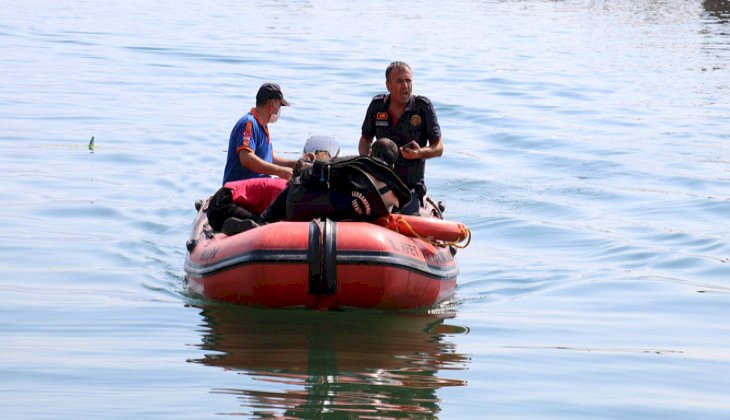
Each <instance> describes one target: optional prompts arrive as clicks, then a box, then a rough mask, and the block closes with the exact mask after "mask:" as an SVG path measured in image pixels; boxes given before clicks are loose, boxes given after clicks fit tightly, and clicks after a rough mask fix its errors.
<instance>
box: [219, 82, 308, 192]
mask: <svg viewBox="0 0 730 420" xmlns="http://www.w3.org/2000/svg"><path fill="white" fill-rule="evenodd" d="M282 106H289V102H288V101H287V100H286V99H284V94H283V93H282V92H281V88H280V87H279V85H277V84H276V83H264V84H263V85H261V87H260V88H259V91H258V93H257V94H256V106H255V107H253V108H251V110H250V111H249V112H248V113H247V114H246V115H244V116H243V117H241V118H240V119H239V120H238V122H237V123H236V125H235V126H234V127H233V130H232V131H231V136H230V138H229V140H228V155H227V160H226V168H225V170H224V172H223V184H225V183H226V182H230V181H238V180H241V179H250V178H264V177H271V176H278V177H279V178H283V179H289V178H291V174H292V168H293V167H294V165H295V163H296V161H294V160H290V159H285V158H282V157H279V156H278V155H276V154H275V153H274V148H273V145H272V142H271V137H270V135H269V124H273V123H275V122H276V121H277V120H278V119H279V114H280V112H281V107H282Z"/></svg>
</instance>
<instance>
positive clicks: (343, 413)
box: [0, 0, 730, 419]
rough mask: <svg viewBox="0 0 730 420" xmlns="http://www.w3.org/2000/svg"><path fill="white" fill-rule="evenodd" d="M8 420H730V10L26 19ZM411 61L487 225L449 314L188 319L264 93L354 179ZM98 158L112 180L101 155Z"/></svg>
mask: <svg viewBox="0 0 730 420" xmlns="http://www.w3.org/2000/svg"><path fill="white" fill-rule="evenodd" d="M0 17H1V18H0V145H1V146H2V152H1V153H0V183H1V184H0V237H2V243H0V319H2V321H0V338H1V340H0V355H1V356H2V357H1V360H0V376H1V377H2V381H0V409H1V411H2V413H3V417H4V418H19V419H20V418H22V419H65V418H69V419H71V418H73V419H77V418H107V419H115V418H118V419H128V418H175V419H183V418H194V419H200V418H221V417H227V416H234V415H242V416H243V417H245V418H269V417H281V416H289V417H293V418H323V417H333V418H348V417H353V418H354V417H363V418H364V417H367V418H378V417H383V418H385V417H387V418H393V417H396V418H397V417H411V418H444V419H462V418H560V419H566V418H687V419H689V418H693V419H694V418H705V419H710V418H717V419H720V418H728V417H730V399H728V398H727V396H728V394H730V134H728V133H730V123H728V117H730V99H728V98H730V4H728V2H727V1H720V0H717V1H704V2H703V1H689V0H663V1H654V0H652V1H649V0H633V1H629V0H616V1H609V0H604V1H600V0H593V1H589V0H585V1H577V0H575V1H574V0H568V1H494V0H491V1H490V0H485V1H467V0H454V1H450V2H429V1H420V2H387V1H372V2H353V3H351V2H338V1H326V0H322V1H251V2H193V1H187V0H183V1H159V2H146V1H123V2H116V3H109V2H94V1H53V2H52V1H46V0H29V1H24V2H10V1H4V2H2V3H0ZM393 60H403V61H406V62H408V63H409V64H411V66H412V67H413V73H414V92H415V93H417V94H422V95H426V96H428V97H429V98H430V99H431V100H432V101H433V103H434V104H435V107H436V111H437V113H438V117H439V120H440V123H441V126H442V131H443V134H444V143H445V146H446V151H445V154H444V156H443V157H442V158H440V159H435V160H432V161H429V163H428V165H427V183H428V185H429V190H430V193H431V194H432V195H433V196H435V197H436V198H438V199H440V200H443V201H445V202H446V204H447V211H446V216H448V217H449V218H451V219H455V220H460V221H463V222H465V223H466V224H467V225H468V226H469V227H470V228H471V230H472V232H473V234H474V240H473V242H472V244H471V245H470V246H469V247H468V248H467V249H465V250H463V251H460V252H459V254H458V263H459V267H460V270H461V273H460V276H459V287H458V289H457V293H456V295H455V296H454V299H453V300H452V301H451V302H448V304H447V305H445V306H444V307H443V308H440V309H439V310H435V311H431V313H416V314H414V313H407V314H402V313H399V314H391V313H373V312H369V311H352V312H337V313H327V312H325V313H318V312H307V311H265V310H263V311H262V310H247V309H240V308H236V307H231V306H226V305H223V306H221V305H215V304H212V303H211V302H206V301H204V300H201V299H199V298H197V297H195V296H192V295H190V294H188V292H187V291H186V288H185V283H184V272H183V269H182V267H183V262H184V258H185V247H184V243H185V240H186V238H187V235H188V233H189V229H190V225H191V222H192V219H193V216H194V208H193V202H194V201H195V200H196V199H199V198H203V197H205V196H207V195H209V194H211V193H212V192H214V191H215V189H217V188H218V187H219V184H220V180H221V178H222V172H223V166H224V163H225V149H226V147H227V141H228V135H229V133H230V130H231V128H232V126H233V124H234V123H235V121H236V120H237V119H238V118H239V117H240V115H242V114H243V113H245V112H246V111H248V109H249V108H250V107H251V106H252V105H253V97H254V95H255V92H256V90H257V88H258V86H259V85H260V84H261V83H262V82H264V81H276V82H278V83H280V84H281V86H282V88H283V90H284V93H285V95H286V97H287V98H288V99H289V100H290V102H291V103H292V105H293V106H292V107H291V108H287V109H285V110H284V113H283V115H282V118H281V119H280V121H279V122H278V123H277V124H276V125H274V126H272V128H271V132H272V136H273V141H274V143H275V147H276V150H277V151H278V152H279V153H287V154H288V155H289V156H292V157H293V156H296V154H298V153H299V151H300V149H301V146H302V144H303V142H304V140H305V139H306V137H307V136H308V135H309V134H314V133H317V134H331V135H335V136H337V137H338V138H339V139H340V141H341V142H342V143H343V145H344V151H345V152H350V153H354V152H355V151H356V150H357V141H358V138H359V134H360V125H361V123H362V118H363V116H364V113H365V109H366V107H367V104H368V103H369V100H370V98H371V97H372V96H373V95H375V94H377V93H381V92H384V91H385V86H384V74H383V71H384V69H385V67H386V66H387V64H388V63H389V62H390V61H393ZM91 136H95V145H96V148H95V151H94V152H93V153H91V152H90V151H89V150H88V148H87V144H88V143H89V139H90V138H91Z"/></svg>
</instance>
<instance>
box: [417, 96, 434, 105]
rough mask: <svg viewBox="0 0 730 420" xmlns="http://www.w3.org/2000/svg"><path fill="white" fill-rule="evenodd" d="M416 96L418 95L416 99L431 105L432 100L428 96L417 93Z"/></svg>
mask: <svg viewBox="0 0 730 420" xmlns="http://www.w3.org/2000/svg"><path fill="white" fill-rule="evenodd" d="M415 97H416V101H421V102H423V103H425V104H426V105H431V100H430V99H428V98H427V97H425V96H420V95H415Z"/></svg>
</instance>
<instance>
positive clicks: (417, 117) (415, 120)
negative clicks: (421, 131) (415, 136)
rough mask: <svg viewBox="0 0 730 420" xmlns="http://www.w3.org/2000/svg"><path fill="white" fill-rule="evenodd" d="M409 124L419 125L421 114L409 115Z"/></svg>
mask: <svg viewBox="0 0 730 420" xmlns="http://www.w3.org/2000/svg"><path fill="white" fill-rule="evenodd" d="M411 125H412V126H413V127H418V126H419V125H421V116H420V115H414V116H412V117H411Z"/></svg>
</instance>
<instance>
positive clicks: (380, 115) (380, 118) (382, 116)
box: [375, 112, 388, 121]
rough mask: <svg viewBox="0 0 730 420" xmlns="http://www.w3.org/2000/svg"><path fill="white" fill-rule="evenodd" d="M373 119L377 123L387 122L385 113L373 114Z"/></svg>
mask: <svg viewBox="0 0 730 420" xmlns="http://www.w3.org/2000/svg"><path fill="white" fill-rule="evenodd" d="M375 119H376V120H378V121H383V120H385V121H387V120H388V113H387V112H378V113H377V114H375Z"/></svg>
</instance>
